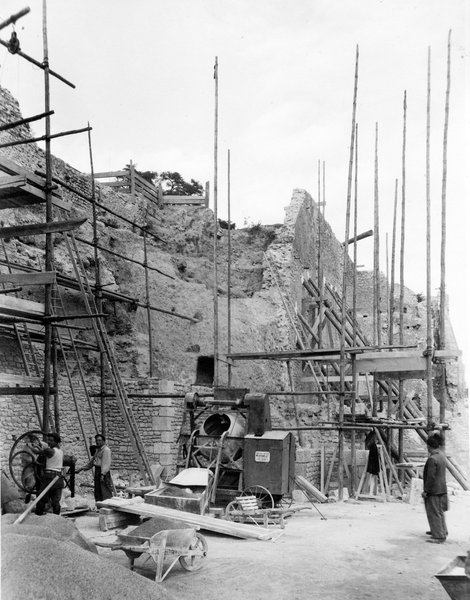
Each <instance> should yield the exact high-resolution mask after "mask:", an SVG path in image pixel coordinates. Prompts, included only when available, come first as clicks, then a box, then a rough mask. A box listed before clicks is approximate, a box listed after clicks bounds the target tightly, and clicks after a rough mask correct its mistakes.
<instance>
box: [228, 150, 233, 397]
mask: <svg viewBox="0 0 470 600" xmlns="http://www.w3.org/2000/svg"><path fill="white" fill-rule="evenodd" d="M230 176H231V175H230V149H229V150H228V151H227V223H228V229H227V353H228V354H230V353H231V352H232V234H231V229H232V221H231V214H230V201H231V198H230V191H231V190H230ZM227 383H228V386H229V387H230V386H231V385H232V364H231V362H230V361H229V363H228V365H227Z"/></svg>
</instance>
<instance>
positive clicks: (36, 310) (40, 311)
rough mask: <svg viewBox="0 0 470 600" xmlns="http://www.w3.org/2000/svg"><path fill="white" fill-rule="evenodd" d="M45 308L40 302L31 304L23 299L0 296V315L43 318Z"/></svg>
mask: <svg viewBox="0 0 470 600" xmlns="http://www.w3.org/2000/svg"><path fill="white" fill-rule="evenodd" d="M44 313H45V306H44V304H43V303H42V302H33V301H32V300H24V299H23V298H13V297H11V296H3V295H0V315H14V316H17V317H43V316H44Z"/></svg>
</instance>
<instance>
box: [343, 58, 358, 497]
mask: <svg viewBox="0 0 470 600" xmlns="http://www.w3.org/2000/svg"><path fill="white" fill-rule="evenodd" d="M358 68H359V46H356V69H355V74H354V95H353V110H352V123H351V142H350V146H349V169H348V193H347V201H346V225H345V236H344V246H343V282H342V298H343V302H342V304H341V346H340V357H341V358H340V402H339V415H338V418H339V432H338V438H339V440H338V487H339V490H338V499H339V500H342V499H343V475H344V472H343V458H344V430H343V424H344V395H345V384H344V374H345V370H346V349H345V340H346V292H347V265H348V240H349V219H350V212H351V188H352V169H353V156H354V134H355V132H356V98H357V76H358Z"/></svg>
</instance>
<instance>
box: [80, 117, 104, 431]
mask: <svg viewBox="0 0 470 600" xmlns="http://www.w3.org/2000/svg"><path fill="white" fill-rule="evenodd" d="M88 127H90V123H88ZM88 155H89V159H90V185H91V208H92V216H93V257H94V261H95V290H94V292H95V302H96V307H97V310H98V313H102V312H103V293H102V287H101V262H100V255H99V253H98V224H97V213H96V205H97V202H96V185H95V167H94V163H93V148H92V144H91V128H90V129H89V130H88ZM104 394H105V357H104V352H103V350H100V417H101V431H100V432H98V431H97V432H96V433H102V434H103V435H104V436H106V435H107V423H106V401H105V397H104ZM85 443H86V440H85Z"/></svg>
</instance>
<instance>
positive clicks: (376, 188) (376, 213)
mask: <svg viewBox="0 0 470 600" xmlns="http://www.w3.org/2000/svg"><path fill="white" fill-rule="evenodd" d="M378 146H379V124H378V123H376V124H375V168H374V284H375V290H374V298H375V310H376V316H375V326H376V334H375V339H376V342H377V345H378V346H379V347H380V346H381V345H382V323H381V318H380V264H379V255H380V231H379V156H378Z"/></svg>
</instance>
